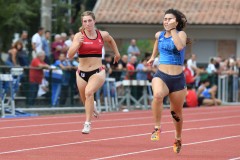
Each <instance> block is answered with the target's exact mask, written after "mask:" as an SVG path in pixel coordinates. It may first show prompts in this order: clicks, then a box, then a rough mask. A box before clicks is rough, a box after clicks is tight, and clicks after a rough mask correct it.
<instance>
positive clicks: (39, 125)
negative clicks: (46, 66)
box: [0, 116, 240, 130]
mask: <svg viewBox="0 0 240 160" xmlns="http://www.w3.org/2000/svg"><path fill="white" fill-rule="evenodd" d="M237 117H240V116H228V117H218V118H206V119H200V120H199V119H197V120H190V121H184V122H199V121H206V120H217V119H229V118H237ZM151 118H152V117H149V116H148V117H140V118H126V119H108V120H97V121H92V122H109V121H110V122H113V121H129V120H138V119H141V120H142V119H151ZM79 123H83V122H81V121H77V122H66V123H49V124H38V125H25V126H12V127H2V128H0V130H3V129H16V128H29V127H43V126H55V125H66V124H79ZM165 123H170V122H163V123H162V124H165Z"/></svg>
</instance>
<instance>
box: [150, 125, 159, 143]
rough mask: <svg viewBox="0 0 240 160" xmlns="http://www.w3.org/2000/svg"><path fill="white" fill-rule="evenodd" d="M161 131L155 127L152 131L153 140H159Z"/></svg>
mask: <svg viewBox="0 0 240 160" xmlns="http://www.w3.org/2000/svg"><path fill="white" fill-rule="evenodd" d="M160 132H161V130H160V129H158V128H155V129H154V131H153V132H152V135H151V140H152V141H159V137H160Z"/></svg>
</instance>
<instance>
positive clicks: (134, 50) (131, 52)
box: [127, 39, 140, 61]
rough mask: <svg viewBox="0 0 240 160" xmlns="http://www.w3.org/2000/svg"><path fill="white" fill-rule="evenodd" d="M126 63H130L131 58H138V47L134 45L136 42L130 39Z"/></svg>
mask: <svg viewBox="0 0 240 160" xmlns="http://www.w3.org/2000/svg"><path fill="white" fill-rule="evenodd" d="M127 53H128V61H130V59H131V57H132V56H136V57H138V56H140V50H139V48H138V46H137V45H136V40H135V39H132V40H131V43H130V45H129V46H128V50H127Z"/></svg>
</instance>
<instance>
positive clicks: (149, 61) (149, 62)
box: [147, 57, 154, 66]
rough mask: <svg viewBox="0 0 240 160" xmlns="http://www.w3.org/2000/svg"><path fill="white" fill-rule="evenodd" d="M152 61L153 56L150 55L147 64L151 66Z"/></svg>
mask: <svg viewBox="0 0 240 160" xmlns="http://www.w3.org/2000/svg"><path fill="white" fill-rule="evenodd" d="M153 62H154V58H153V57H151V58H150V59H149V60H148V61H147V64H148V65H149V66H152V65H153Z"/></svg>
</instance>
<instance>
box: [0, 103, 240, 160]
mask: <svg viewBox="0 0 240 160" xmlns="http://www.w3.org/2000/svg"><path fill="white" fill-rule="evenodd" d="M83 122H84V115H83V114H81V115H78V114H75V115H58V116H41V117H34V118H21V119H20V118H18V119H0V160H87V159H94V160H97V159H98V160H100V159H117V160H158V159H161V160H171V159H178V160H192V159H194V160H208V159H209V160H210V159H211V160H230V159H231V160H237V159H238V160H240V151H239V150H240V107H238V106H231V107H230V106H229V107H209V108H193V109H184V127H183V137H182V138H183V148H182V150H181V153H180V154H175V153H173V151H172V145H173V141H174V127H173V123H172V119H171V117H170V113H169V110H168V109H166V110H164V112H163V118H162V129H163V130H162V133H161V139H160V141H159V142H151V141H150V134H151V132H152V129H153V118H152V113H151V111H150V110H148V111H131V112H128V113H123V112H114V113H103V114H102V115H101V117H100V119H94V121H93V122H92V132H91V133H90V134H89V135H83V134H81V129H82V124H83Z"/></svg>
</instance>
